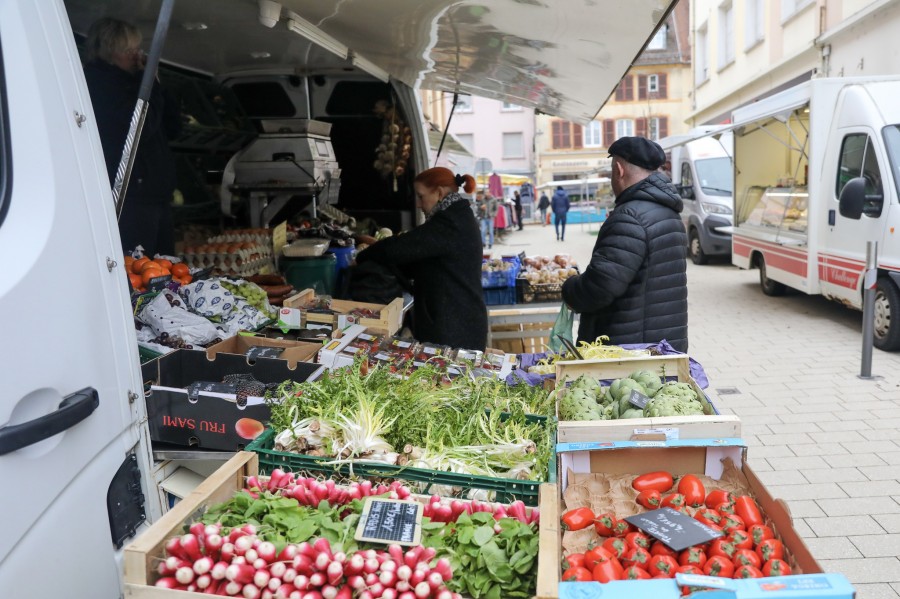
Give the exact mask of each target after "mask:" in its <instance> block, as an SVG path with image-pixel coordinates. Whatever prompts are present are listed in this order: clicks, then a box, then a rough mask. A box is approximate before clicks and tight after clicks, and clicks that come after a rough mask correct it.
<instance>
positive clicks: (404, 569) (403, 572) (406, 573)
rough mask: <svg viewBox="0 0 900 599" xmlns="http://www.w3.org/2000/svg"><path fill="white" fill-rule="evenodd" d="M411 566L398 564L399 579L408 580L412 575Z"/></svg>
mask: <svg viewBox="0 0 900 599" xmlns="http://www.w3.org/2000/svg"><path fill="white" fill-rule="evenodd" d="M412 573H413V571H412V568H410V567H409V566H407V565H403V566H400V567H399V568H397V578H399V579H400V580H409V579H410V578H411V577H412Z"/></svg>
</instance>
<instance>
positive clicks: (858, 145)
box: [835, 133, 884, 216]
mask: <svg viewBox="0 0 900 599" xmlns="http://www.w3.org/2000/svg"><path fill="white" fill-rule="evenodd" d="M856 177H863V178H864V179H865V180H866V195H869V194H872V195H883V194H884V190H883V188H882V185H881V171H880V170H879V168H878V160H877V159H876V157H875V148H874V147H873V146H872V140H870V139H869V136H868V135H866V134H865V133H855V134H852V135H848V136H847V137H845V138H844V142H843V144H841V157H840V163H839V164H838V173H837V185H836V187H835V198H839V197H840V196H841V191H843V189H844V185H846V184H847V182H848V181H850V179H855V178H856ZM880 214H881V212H880V211H879V213H878V215H877V216H880Z"/></svg>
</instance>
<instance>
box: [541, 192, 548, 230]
mask: <svg viewBox="0 0 900 599" xmlns="http://www.w3.org/2000/svg"><path fill="white" fill-rule="evenodd" d="M549 207H550V198H548V197H547V192H546V191H542V192H541V199H540V200H538V210H540V211H541V226H542V227H546V226H547V208H549Z"/></svg>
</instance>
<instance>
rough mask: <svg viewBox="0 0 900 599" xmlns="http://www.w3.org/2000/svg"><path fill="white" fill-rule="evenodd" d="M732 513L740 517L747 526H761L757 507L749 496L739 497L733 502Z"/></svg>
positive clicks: (760, 517) (761, 522) (761, 520)
mask: <svg viewBox="0 0 900 599" xmlns="http://www.w3.org/2000/svg"><path fill="white" fill-rule="evenodd" d="M734 513H735V514H737V515H738V516H740V517H741V518H742V519H743V520H744V522H745V523H746V524H747V526H753V525H754V524H763V517H762V514H761V513H760V511H759V507H758V506H757V505H756V502H755V501H753V498H752V497H750V496H749V495H741V496H740V497H738V498H737V499H735V500H734Z"/></svg>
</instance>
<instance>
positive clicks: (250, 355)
mask: <svg viewBox="0 0 900 599" xmlns="http://www.w3.org/2000/svg"><path fill="white" fill-rule="evenodd" d="M282 353H284V348H283V347H264V346H260V345H254V346H253V347H251V348H250V349H248V350H247V359H248V360H255V359H256V358H278V357H281V354H282Z"/></svg>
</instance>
